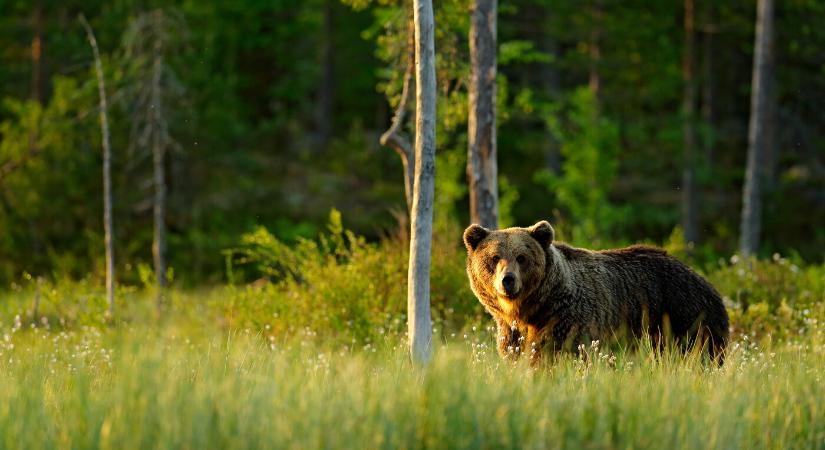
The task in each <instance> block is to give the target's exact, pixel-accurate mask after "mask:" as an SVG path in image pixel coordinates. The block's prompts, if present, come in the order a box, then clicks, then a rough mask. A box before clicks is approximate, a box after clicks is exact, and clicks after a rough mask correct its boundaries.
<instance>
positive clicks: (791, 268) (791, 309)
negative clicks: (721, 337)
mask: <svg viewBox="0 0 825 450" xmlns="http://www.w3.org/2000/svg"><path fill="white" fill-rule="evenodd" d="M709 279H710V281H711V283H713V285H714V286H716V288H717V289H718V290H719V292H720V293H721V294H722V295H723V297H724V299H725V303H726V306H727V307H728V312H729V313H730V315H731V326H732V328H733V330H734V332H735V333H737V334H750V335H752V336H756V337H764V338H768V337H770V338H779V339H785V338H790V337H792V336H793V335H795V334H798V333H803V332H804V331H806V330H807V329H808V328H810V326H811V325H813V324H815V323H816V322H817V321H821V320H823V319H825V265H809V266H802V265H801V263H799V262H795V261H793V260H791V259H788V258H784V257H781V256H780V255H778V254H774V255H773V257H772V258H771V259H770V260H757V259H742V258H740V257H739V256H736V255H734V256H733V257H731V258H730V261H725V260H721V261H720V262H719V268H718V269H717V270H713V271H711V272H710V274H709Z"/></svg>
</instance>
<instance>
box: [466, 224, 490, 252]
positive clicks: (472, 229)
mask: <svg viewBox="0 0 825 450" xmlns="http://www.w3.org/2000/svg"><path fill="white" fill-rule="evenodd" d="M488 234H490V230H488V229H486V228H484V227H482V226H481V225H478V224H475V223H474V224H472V225H470V226H469V227H467V229H466V230H464V245H466V246H467V251H473V250H475V249H476V247H478V243H479V242H481V241H482V240H483V239H484V238H486V237H487V235H488Z"/></svg>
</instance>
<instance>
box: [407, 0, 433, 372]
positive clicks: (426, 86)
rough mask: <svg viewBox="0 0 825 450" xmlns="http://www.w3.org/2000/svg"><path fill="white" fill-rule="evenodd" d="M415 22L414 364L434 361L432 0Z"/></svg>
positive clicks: (410, 288)
mask: <svg viewBox="0 0 825 450" xmlns="http://www.w3.org/2000/svg"><path fill="white" fill-rule="evenodd" d="M413 8H414V13H413V17H414V23H415V56H416V65H415V75H416V76H415V80H416V83H415V84H416V92H415V110H416V118H415V182H414V183H413V196H412V209H411V211H410V216H411V222H412V226H411V234H410V263H409V273H408V277H407V314H408V324H407V330H408V333H409V338H410V355H411V357H412V359H413V361H415V362H417V363H420V364H424V363H427V362H428V361H429V360H430V357H431V356H432V318H431V316H430V259H431V253H432V234H433V197H434V191H435V119H436V91H435V86H436V85H435V35H434V29H435V20H434V18H433V3H432V0H414V1H413Z"/></svg>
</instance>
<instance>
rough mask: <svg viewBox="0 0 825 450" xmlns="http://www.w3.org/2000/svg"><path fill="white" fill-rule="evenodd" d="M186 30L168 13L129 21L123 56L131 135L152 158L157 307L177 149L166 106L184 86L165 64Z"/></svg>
mask: <svg viewBox="0 0 825 450" xmlns="http://www.w3.org/2000/svg"><path fill="white" fill-rule="evenodd" d="M185 32H186V25H185V23H184V22H183V20H182V18H181V17H180V16H178V15H175V14H173V13H169V12H166V11H164V10H161V9H156V10H154V11H151V12H149V13H145V14H142V15H140V16H138V17H137V18H136V19H134V20H133V22H132V23H131V25H130V27H129V31H128V33H127V38H126V48H127V52H126V56H127V58H128V59H129V60H130V62H131V63H132V64H133V68H132V70H133V72H134V73H133V77H134V82H133V83H132V87H133V91H134V98H135V101H134V104H133V108H132V111H133V115H132V123H133V132H134V134H135V135H136V136H135V140H136V141H137V142H136V143H137V145H138V146H139V147H142V148H144V149H147V150H149V151H150V152H151V155H152V186H153V199H152V210H153V220H154V237H153V240H152V258H153V260H154V266H155V277H156V285H157V289H158V307H160V306H161V304H162V301H163V292H164V290H165V288H166V285H167V267H168V266H167V261H166V208H167V177H166V159H167V152H168V150H169V149H171V148H173V147H178V146H177V143H176V142H175V141H174V139H172V137H171V136H170V133H169V126H170V122H171V117H170V116H169V112H168V110H169V109H171V108H169V107H167V106H169V105H176V106H177V105H180V104H181V103H182V102H183V87H182V85H181V83H180V81H179V80H178V78H177V76H176V74H175V73H174V71H173V70H172V68H171V67H170V65H169V63H168V59H169V55H172V54H174V52H175V51H176V50H177V48H176V46H177V45H179V44H180V42H181V40H182V38H183V35H182V34H183V33H185Z"/></svg>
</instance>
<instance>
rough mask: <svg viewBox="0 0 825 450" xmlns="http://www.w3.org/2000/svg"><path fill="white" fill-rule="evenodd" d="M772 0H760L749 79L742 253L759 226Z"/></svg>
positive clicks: (750, 251)
mask: <svg viewBox="0 0 825 450" xmlns="http://www.w3.org/2000/svg"><path fill="white" fill-rule="evenodd" d="M773 77H774V67H773V0H759V2H758V5H757V16H756V37H755V39H754V53H753V81H752V83H751V115H750V124H749V126H748V166H747V170H746V172H745V185H744V188H743V190H742V223H741V230H740V241H739V250H740V252H741V253H742V255H744V256H749V255H754V254H756V253H757V251H758V250H759V233H760V229H761V226H762V198H761V196H762V182H763V177H764V167H763V165H764V157H765V153H766V146H767V138H768V136H767V133H766V131H767V130H766V129H765V126H764V125H765V123H766V120H767V114H768V113H769V105H768V101H769V100H768V99H769V98H770V96H771V92H772V88H773Z"/></svg>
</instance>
